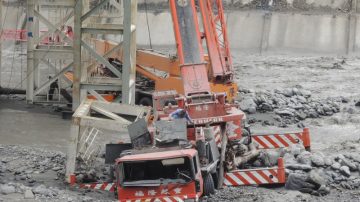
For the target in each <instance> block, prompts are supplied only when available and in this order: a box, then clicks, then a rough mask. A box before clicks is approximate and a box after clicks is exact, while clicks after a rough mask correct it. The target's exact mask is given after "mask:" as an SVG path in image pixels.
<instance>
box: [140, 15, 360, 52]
mask: <svg viewBox="0 0 360 202" xmlns="http://www.w3.org/2000/svg"><path fill="white" fill-rule="evenodd" d="M349 16H350V14H336V15H335V14H327V13H325V14H307V13H296V12H295V13H294V12H266V11H258V10H255V11H254V10H248V11H231V12H228V13H227V25H228V35H229V40H230V43H231V48H232V49H236V50H239V51H242V52H250V53H259V52H280V53H282V52H289V51H292V52H295V53H305V52H306V53H309V52H310V53H326V54H328V53H330V54H331V53H336V54H346V53H347V52H348V51H350V53H351V52H354V51H353V49H355V53H358V52H359V51H360V17H359V15H355V14H354V15H352V16H353V18H354V20H355V21H354V23H353V24H349V19H350V17H349ZM148 21H149V27H150V33H151V39H152V44H153V45H159V46H173V45H174V34H173V29H172V21H171V16H170V14H169V13H168V12H161V13H148ZM138 23H139V24H138V26H137V27H138V32H137V33H138V36H137V40H138V44H139V45H142V46H143V45H148V44H149V37H148V30H147V24H146V14H145V13H144V12H139V18H138ZM351 33H353V37H354V39H353V40H352V41H350V43H351V44H349V40H350V39H349V36H350V34H351ZM348 47H349V48H348ZM352 47H353V49H352ZM348 49H349V50H348Z"/></svg>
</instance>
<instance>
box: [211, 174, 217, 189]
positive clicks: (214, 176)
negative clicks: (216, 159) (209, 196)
mask: <svg viewBox="0 0 360 202" xmlns="http://www.w3.org/2000/svg"><path fill="white" fill-rule="evenodd" d="M211 176H212V178H213V182H214V187H215V189H219V187H218V182H219V173H218V171H216V172H215V173H211Z"/></svg>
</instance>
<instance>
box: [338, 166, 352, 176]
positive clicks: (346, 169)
mask: <svg viewBox="0 0 360 202" xmlns="http://www.w3.org/2000/svg"><path fill="white" fill-rule="evenodd" d="M339 171H340V173H341V174H343V175H344V176H346V177H350V175H351V172H350V169H349V167H347V166H341V167H340V169H339Z"/></svg>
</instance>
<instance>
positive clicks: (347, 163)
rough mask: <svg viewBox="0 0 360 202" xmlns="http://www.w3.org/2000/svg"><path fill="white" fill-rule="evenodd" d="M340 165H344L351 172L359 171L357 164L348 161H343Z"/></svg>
mask: <svg viewBox="0 0 360 202" xmlns="http://www.w3.org/2000/svg"><path fill="white" fill-rule="evenodd" d="M340 164H341V165H343V166H347V167H349V169H350V171H356V170H357V166H356V164H355V163H353V162H351V161H350V160H348V159H342V160H341V163H340Z"/></svg>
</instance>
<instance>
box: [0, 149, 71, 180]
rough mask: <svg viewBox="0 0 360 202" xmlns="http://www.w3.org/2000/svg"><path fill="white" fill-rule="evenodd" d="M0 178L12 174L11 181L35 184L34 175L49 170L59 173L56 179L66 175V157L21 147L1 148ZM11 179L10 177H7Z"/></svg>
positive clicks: (56, 153)
mask: <svg viewBox="0 0 360 202" xmlns="http://www.w3.org/2000/svg"><path fill="white" fill-rule="evenodd" d="M0 156H1V157H2V159H1V161H0V176H4V175H5V174H9V173H10V174H12V176H10V179H8V180H11V181H23V182H27V183H30V184H31V183H35V182H36V180H35V179H34V178H33V175H37V174H40V173H45V172H47V171H49V170H52V171H55V172H57V176H58V177H56V179H59V176H63V175H64V173H65V167H64V165H65V155H64V154H63V153H60V152H54V151H46V150H43V149H35V148H28V147H20V146H2V147H0ZM7 177H9V176H7Z"/></svg>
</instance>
